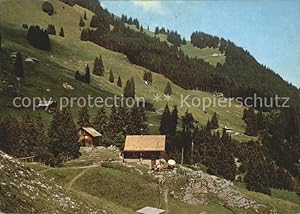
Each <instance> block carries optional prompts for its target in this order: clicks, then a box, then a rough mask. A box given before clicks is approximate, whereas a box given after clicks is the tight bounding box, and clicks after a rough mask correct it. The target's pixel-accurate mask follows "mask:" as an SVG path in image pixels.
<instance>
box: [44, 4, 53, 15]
mask: <svg viewBox="0 0 300 214" xmlns="http://www.w3.org/2000/svg"><path fill="white" fill-rule="evenodd" d="M42 10H43V11H44V12H45V13H47V14H48V15H49V16H52V15H53V14H54V7H53V5H52V4H51V3H50V2H48V1H45V2H44V3H43V5H42Z"/></svg>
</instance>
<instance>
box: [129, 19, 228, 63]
mask: <svg viewBox="0 0 300 214" xmlns="http://www.w3.org/2000/svg"><path fill="white" fill-rule="evenodd" d="M125 25H126V26H129V28H130V29H132V30H135V31H139V29H137V28H136V26H135V25H129V24H125ZM144 33H146V34H147V35H149V36H151V37H158V38H159V39H160V41H162V42H167V43H168V45H170V46H171V45H172V43H170V42H168V40H167V37H168V36H167V35H166V34H161V33H159V34H157V35H156V34H155V33H154V32H152V31H149V30H146V29H144ZM180 49H181V50H182V51H183V52H184V53H185V54H186V55H188V56H189V57H192V58H200V59H203V60H204V61H206V62H208V63H209V64H211V65H214V66H216V65H217V63H220V64H224V62H225V58H226V56H225V54H221V52H220V51H219V50H218V49H216V48H208V47H207V48H202V49H200V48H197V47H194V46H193V45H192V44H191V42H190V41H187V44H186V45H181V46H180Z"/></svg>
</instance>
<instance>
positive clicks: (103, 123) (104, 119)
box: [93, 107, 109, 135]
mask: <svg viewBox="0 0 300 214" xmlns="http://www.w3.org/2000/svg"><path fill="white" fill-rule="evenodd" d="M108 124H109V118H108V116H107V115H106V111H105V108H104V107H101V108H100V109H99V110H98V111H97V114H96V116H95V118H94V120H93V127H94V128H95V129H96V130H97V131H98V132H100V133H101V134H102V135H104V134H105V133H106V132H107V129H108Z"/></svg>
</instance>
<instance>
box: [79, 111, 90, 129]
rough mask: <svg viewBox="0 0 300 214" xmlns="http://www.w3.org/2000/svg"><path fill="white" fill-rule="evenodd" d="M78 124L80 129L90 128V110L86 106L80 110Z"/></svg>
mask: <svg viewBox="0 0 300 214" xmlns="http://www.w3.org/2000/svg"><path fill="white" fill-rule="evenodd" d="M77 124H78V126H80V127H88V126H90V116H89V113H88V109H87V107H86V106H85V107H82V108H80V110H79V113H78V121H77Z"/></svg>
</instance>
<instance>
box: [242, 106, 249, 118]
mask: <svg viewBox="0 0 300 214" xmlns="http://www.w3.org/2000/svg"><path fill="white" fill-rule="evenodd" d="M247 118H248V109H246V108H245V109H244V111H243V117H242V119H243V120H244V121H246V119H247Z"/></svg>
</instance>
